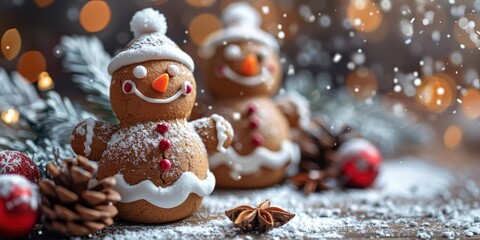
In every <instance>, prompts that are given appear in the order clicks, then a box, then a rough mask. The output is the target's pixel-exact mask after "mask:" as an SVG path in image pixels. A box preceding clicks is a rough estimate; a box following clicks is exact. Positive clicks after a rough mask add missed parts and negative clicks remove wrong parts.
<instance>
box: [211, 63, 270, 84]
mask: <svg viewBox="0 0 480 240" xmlns="http://www.w3.org/2000/svg"><path fill="white" fill-rule="evenodd" d="M219 73H220V74H221V75H223V76H224V77H226V78H227V79H228V80H230V81H232V82H234V83H236V84H240V85H243V86H247V87H256V86H258V85H260V84H263V83H271V82H272V80H273V79H272V76H271V74H270V71H269V70H268V68H267V67H262V70H261V72H260V73H259V74H258V75H256V76H253V77H246V76H242V75H239V74H238V73H236V72H235V71H233V70H232V69H231V68H230V66H228V64H224V65H222V66H221V67H220V69H219Z"/></svg>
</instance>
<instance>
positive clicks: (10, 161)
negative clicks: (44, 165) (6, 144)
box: [0, 151, 40, 183]
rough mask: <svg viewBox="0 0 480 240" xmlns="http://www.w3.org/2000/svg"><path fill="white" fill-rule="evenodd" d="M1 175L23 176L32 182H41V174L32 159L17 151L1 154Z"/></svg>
mask: <svg viewBox="0 0 480 240" xmlns="http://www.w3.org/2000/svg"><path fill="white" fill-rule="evenodd" d="M0 174H18V175H22V176H24V177H25V178H27V179H28V180H30V181H32V182H35V183H36V182H38V181H39V180H40V172H39V171H38V167H37V165H36V164H35V163H34V162H33V160H32V159H31V158H29V157H28V156H27V155H25V154H24V153H21V152H17V151H1V152H0Z"/></svg>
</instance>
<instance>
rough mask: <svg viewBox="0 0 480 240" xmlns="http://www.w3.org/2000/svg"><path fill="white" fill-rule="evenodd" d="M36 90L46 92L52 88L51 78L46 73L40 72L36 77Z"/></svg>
mask: <svg viewBox="0 0 480 240" xmlns="http://www.w3.org/2000/svg"><path fill="white" fill-rule="evenodd" d="M37 84H38V89H39V90H40V91H47V90H50V89H52V88H53V86H54V84H53V80H52V77H50V74H48V72H42V73H40V75H39V76H38V83H37Z"/></svg>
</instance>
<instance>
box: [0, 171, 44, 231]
mask: <svg viewBox="0 0 480 240" xmlns="http://www.w3.org/2000/svg"><path fill="white" fill-rule="evenodd" d="M39 205H40V196H39V193H38V188H37V185H36V184H34V183H32V182H30V181H28V180H27V179H26V178H24V177H22V176H20V175H14V174H4V175H0V238H3V237H5V238H22V237H25V236H26V235H27V234H28V233H29V232H30V231H31V230H32V229H33V227H34V226H35V224H36V222H37V217H38V207H39Z"/></svg>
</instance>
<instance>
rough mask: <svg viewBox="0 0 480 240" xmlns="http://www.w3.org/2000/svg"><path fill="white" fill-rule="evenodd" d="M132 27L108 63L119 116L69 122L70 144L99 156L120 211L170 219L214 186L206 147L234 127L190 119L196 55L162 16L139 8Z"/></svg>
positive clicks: (137, 217)
mask: <svg viewBox="0 0 480 240" xmlns="http://www.w3.org/2000/svg"><path fill="white" fill-rule="evenodd" d="M130 27H131V30H132V32H133V33H134V36H135V38H134V39H133V40H132V41H131V42H130V43H129V44H128V45H127V46H126V48H125V49H124V50H123V51H121V52H120V53H118V54H117V55H116V56H115V57H114V58H113V59H112V61H111V62H110V65H109V66H108V71H109V73H110V74H111V75H112V82H111V86H110V101H111V104H112V108H113V110H114V112H115V114H116V116H117V118H118V119H119V120H120V124H119V125H111V124H109V123H105V122H99V121H95V120H93V119H87V120H85V121H83V122H81V123H80V124H78V125H77V126H76V127H75V128H74V130H73V133H72V136H71V145H72V148H73V149H74V151H75V153H77V154H79V155H84V156H86V157H88V158H89V159H92V160H96V161H98V173H97V179H103V178H106V177H109V176H114V177H115V179H116V181H117V186H116V190H117V191H118V192H119V193H120V195H121V198H122V199H121V201H120V202H119V203H118V204H117V208H118V210H119V214H118V216H119V217H120V218H122V219H124V220H128V221H133V222H141V223H163V222H170V221H175V220H179V219H182V218H185V217H187V216H189V215H191V214H192V213H193V212H194V211H195V210H196V209H197V208H198V207H199V206H200V204H201V202H202V198H203V197H204V196H206V195H208V194H210V193H211V192H212V191H213V189H214V186H215V178H214V175H213V174H212V173H211V172H210V171H209V169H208V159H207V153H215V152H218V151H224V150H225V149H226V148H227V147H229V146H230V143H231V141H232V135H233V130H232V127H231V125H230V124H229V123H228V122H227V121H226V120H224V119H223V118H222V117H220V116H219V115H212V116H211V117H208V118H202V119H198V120H196V121H193V122H187V120H186V117H187V116H188V115H190V112H191V111H192V108H193V106H194V103H195V96H196V88H195V87H196V84H195V79H194V77H193V74H192V71H193V69H194V63H193V60H192V59H191V58H190V56H189V55H187V54H186V53H185V52H183V51H182V50H181V49H180V48H179V47H178V46H177V45H176V44H175V43H174V42H173V41H172V40H170V39H169V38H168V37H166V36H165V32H166V30H167V25H166V21H165V17H164V16H163V15H162V14H160V13H159V12H158V11H156V10H153V9H151V8H148V9H144V10H141V11H139V12H137V13H136V14H135V15H134V16H133V18H132V21H131V22H130Z"/></svg>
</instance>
